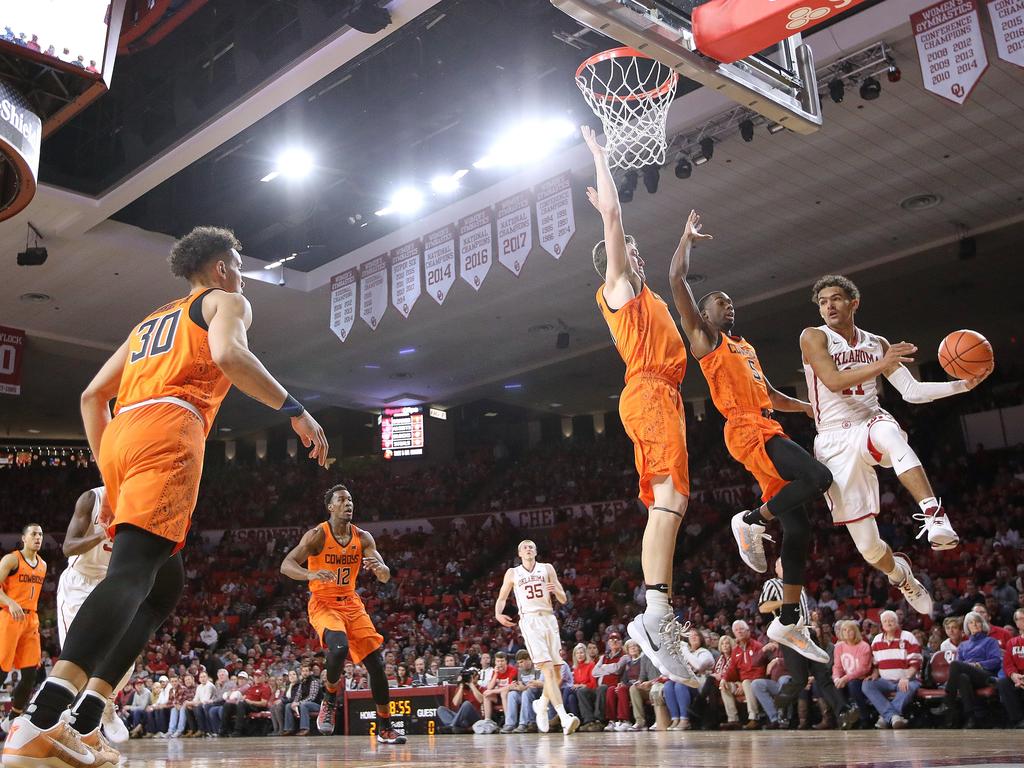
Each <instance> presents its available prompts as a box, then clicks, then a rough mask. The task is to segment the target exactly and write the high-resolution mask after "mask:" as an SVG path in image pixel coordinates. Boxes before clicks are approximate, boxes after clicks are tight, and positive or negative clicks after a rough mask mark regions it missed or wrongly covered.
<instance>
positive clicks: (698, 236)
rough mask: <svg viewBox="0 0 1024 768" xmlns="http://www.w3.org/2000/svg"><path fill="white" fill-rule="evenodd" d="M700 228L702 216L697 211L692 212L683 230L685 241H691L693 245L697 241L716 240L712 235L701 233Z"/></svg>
mask: <svg viewBox="0 0 1024 768" xmlns="http://www.w3.org/2000/svg"><path fill="white" fill-rule="evenodd" d="M700 227H701V224H700V214H699V213H697V212H696V211H690V215H689V216H687V217H686V228H685V229H684V230H683V239H684V240H689V241H690V242H691V243H692V242H693V241H695V240H713V239H714V237H713V236H712V235H708V234H705V233H703V232H701V231H700Z"/></svg>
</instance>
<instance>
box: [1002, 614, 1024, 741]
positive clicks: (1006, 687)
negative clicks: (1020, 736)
mask: <svg viewBox="0 0 1024 768" xmlns="http://www.w3.org/2000/svg"><path fill="white" fill-rule="evenodd" d="M1013 623H1014V624H1016V625H1017V636H1016V637H1015V638H1013V639H1012V640H1010V642H1008V643H1007V644H1006V650H1005V651H1004V652H1003V672H1004V673H1005V675H1006V676H1005V677H1003V676H1002V675H1000V677H999V679H998V680H997V681H996V687H998V688H999V699H1000V701H1002V702H1003V706H1004V707H1005V708H1006V714H1007V717H1008V718H1009V724H1010V726H1012V727H1013V728H1024V608H1018V609H1017V610H1016V611H1014V612H1013Z"/></svg>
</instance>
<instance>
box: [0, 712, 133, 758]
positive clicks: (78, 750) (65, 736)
mask: <svg viewBox="0 0 1024 768" xmlns="http://www.w3.org/2000/svg"><path fill="white" fill-rule="evenodd" d="M91 735H92V734H90V736H91ZM119 759H120V755H118V754H117V752H114V751H113V750H110V751H107V750H106V749H104V750H103V751H102V752H101V751H99V750H97V749H96V748H94V747H92V746H89V745H88V744H86V743H84V742H83V740H82V737H81V736H80V735H79V734H78V732H77V731H75V729H74V728H72V727H71V726H70V725H68V724H67V723H65V722H64V721H63V720H58V721H57V724H56V725H54V726H53V727H52V728H46V729H43V728H39V727H37V726H35V725H33V723H32V721H31V720H29V719H28V717H27V716H25V715H22V716H21V717H19V718H17V719H16V720H15V721H14V723H13V724H12V725H11V731H10V733H9V734H8V736H7V741H5V742H4V751H3V757H2V758H0V762H2V763H3V765H4V766H5V767H6V768H117V766H118V762H119Z"/></svg>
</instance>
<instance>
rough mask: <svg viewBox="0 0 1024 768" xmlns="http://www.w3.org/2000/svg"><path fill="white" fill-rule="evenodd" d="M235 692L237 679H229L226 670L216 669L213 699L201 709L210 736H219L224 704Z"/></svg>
mask: <svg viewBox="0 0 1024 768" xmlns="http://www.w3.org/2000/svg"><path fill="white" fill-rule="evenodd" d="M236 690H238V680H237V678H234V679H233V678H231V677H230V676H229V675H228V671H227V670H226V669H223V668H221V669H218V670H217V681H216V682H215V683H214V684H213V698H211V699H210V701H209V702H208V703H206V704H204V705H203V709H204V710H205V711H206V723H207V726H208V727H209V733H210V735H211V736H219V735H220V726H221V722H222V719H223V716H224V702H225V700H226V698H227V697H228V696H230V695H231V694H232V693H233V692H234V691H236Z"/></svg>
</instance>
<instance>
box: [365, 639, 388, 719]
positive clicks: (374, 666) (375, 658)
mask: <svg viewBox="0 0 1024 768" xmlns="http://www.w3.org/2000/svg"><path fill="white" fill-rule="evenodd" d="M363 666H364V667H366V675H367V677H369V678H370V692H371V693H372V694H373V702H374V704H376V705H377V706H378V707H386V706H387V704H388V702H389V701H391V692H390V691H389V690H388V678H387V675H386V674H385V672H384V659H383V658H381V655H380V648H378V649H377V650H376V651H374V652H373V653H371V654H370V655H369V656H367V657H366V658H365V659H363Z"/></svg>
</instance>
